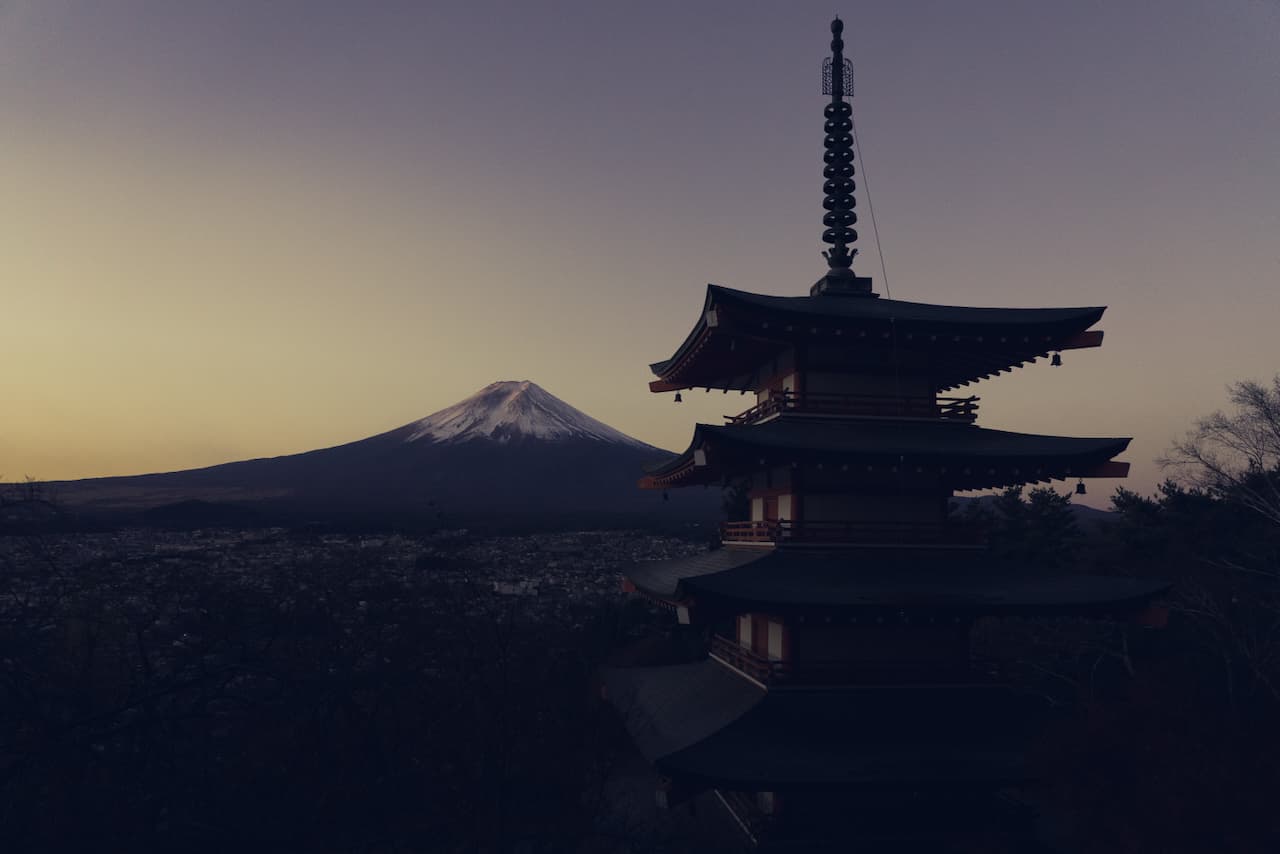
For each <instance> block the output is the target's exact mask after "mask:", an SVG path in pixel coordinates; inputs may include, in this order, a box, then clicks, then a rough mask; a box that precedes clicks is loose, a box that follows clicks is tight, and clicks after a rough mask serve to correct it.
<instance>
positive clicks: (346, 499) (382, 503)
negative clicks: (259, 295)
mask: <svg viewBox="0 0 1280 854" xmlns="http://www.w3.org/2000/svg"><path fill="white" fill-rule="evenodd" d="M670 456H671V454H670V452H668V451H664V450H662V449H661V448H655V447H653V446H652V445H648V444H645V443H644V442H641V441H640V440H638V439H635V438H632V437H631V436H628V435H626V434H625V433H622V432H621V431H619V430H616V429H614V428H613V427H610V426H609V425H607V424H605V423H603V422H601V421H598V420H596V419H595V418H592V417H591V416H589V415H587V414H586V413H584V412H581V411H580V410H578V409H575V408H574V407H572V406H570V405H569V404H568V403H565V402H564V401H563V400H560V399H559V398H557V397H556V396H555V395H553V394H551V393H549V392H547V391H546V390H545V389H543V388H541V387H540V386H538V385H537V384H535V383H532V382H529V381H527V380H526V381H523V382H496V383H493V384H491V385H488V386H485V387H484V388H482V389H480V391H478V392H476V393H475V394H473V395H471V396H470V397H468V398H467V399H465V400H463V401H460V402H459V403H456V404H454V405H453V406H450V407H447V408H445V409H442V410H440V411H439V412H436V413H433V414H431V415H428V416H427V417H426V418H423V419H420V420H418V421H414V422H411V423H409V424H405V425H403V426H401V427H397V428H396V429H394V430H390V431H388V432H386V433H381V434H378V435H376V436H371V437H369V438H367V439H361V440H359V441H356V442H350V443H347V444H345V445H338V446H336V447H332V448H324V449H321V450H316V451H308V452H306V453H300V454H290V455H288V456H282V457H271V458H263V459H253V460H244V461H241V462H233V463H225V464H223V465H217V466H212V467H209V468H203V469H192V470H188V471H178V472H167V473H164V474H148V475H138V476H133V477H113V478H96V479H92V480H80V481H67V482H63V483H60V484H53V485H52V486H53V488H54V492H55V495H56V496H57V498H58V499H59V500H61V501H63V502H65V503H67V504H68V505H70V506H73V507H80V508H84V509H89V510H92V509H98V510H140V509H147V508H154V507H157V506H160V505H167V504H177V503H187V504H186V506H188V507H190V506H199V505H191V504H189V502H213V503H233V504H237V505H253V506H254V507H256V508H259V509H262V508H265V509H268V510H279V511H286V510H287V511H289V512H291V513H299V512H302V513H306V514H311V515H324V514H335V515H343V514H347V515H349V514H359V515H364V516H376V515H379V514H391V515H417V516H423V515H427V516H431V517H433V518H444V519H445V520H446V521H447V520H448V518H449V517H454V518H462V517H467V518H474V517H477V516H483V515H486V514H492V515H500V516H504V517H519V516H538V517H561V518H565V517H575V518H588V517H590V518H593V519H598V518H601V517H603V516H608V515H618V514H621V515H637V514H638V515H647V516H654V517H663V518H678V517H688V516H698V517H709V516H711V515H714V513H715V512H716V510H717V508H718V501H719V495H718V493H715V492H713V491H705V492H704V491H696V494H694V495H688V494H679V493H676V494H672V496H671V500H669V501H664V500H663V496H662V495H661V494H658V493H655V492H652V491H645V490H640V489H637V487H636V481H637V480H638V479H639V477H640V476H641V474H642V473H643V471H644V468H645V467H646V466H647V465H651V464H653V463H657V462H661V461H663V460H665V459H667V458H669V457H670ZM685 492H686V493H687V491H685Z"/></svg>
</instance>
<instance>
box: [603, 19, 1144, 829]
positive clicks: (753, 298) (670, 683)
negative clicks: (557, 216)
mask: <svg viewBox="0 0 1280 854" xmlns="http://www.w3.org/2000/svg"><path fill="white" fill-rule="evenodd" d="M842 30H843V24H842V23H841V21H840V20H839V19H837V20H835V21H834V22H833V23H832V24H831V33H832V41H831V56H830V57H829V58H828V59H826V60H825V61H824V63H823V89H824V93H823V94H825V95H829V96H830V101H829V103H828V104H827V105H826V108H825V118H826V124H825V133H826V136H825V140H824V145H825V156H824V161H825V169H824V171H823V175H824V177H825V179H826V181H825V183H824V185H823V191H824V193H825V201H824V205H823V206H824V208H825V209H826V214H825V215H824V217H823V225H824V226H825V231H824V232H823V234H822V239H823V241H824V242H825V243H826V244H828V245H829V249H828V250H827V251H826V252H824V253H823V254H824V256H825V257H826V261H827V267H828V269H827V271H826V274H825V275H823V276H822V278H820V279H819V280H818V281H817V282H816V283H814V284H813V286H812V287H811V288H810V289H809V293H808V295H807V296H804V295H798V296H785V297H783V296H766V295H762V294H754V293H747V292H745V291H739V290H733V289H730V288H725V287H718V286H715V285H711V286H708V288H707V292H706V298H705V300H704V302H703V305H702V309H701V311H700V312H699V314H698V317H697V321H696V323H695V324H694V326H693V329H692V331H691V332H690V333H689V334H688V336H687V337H686V338H685V339H684V341H683V342H682V343H681V344H680V345H679V347H677V348H676V351H675V353H674V354H673V355H672V356H671V357H670V358H668V359H665V360H663V361H661V362H657V363H655V364H653V365H652V366H651V367H652V370H653V373H654V374H655V375H656V379H654V380H653V381H652V382H651V383H650V388H651V390H652V391H654V392H675V393H676V400H677V401H678V400H679V399H680V393H681V392H682V391H686V390H689V389H696V388H705V389H707V390H711V389H719V390H722V391H725V392H728V391H731V390H733V391H739V392H742V393H743V394H746V393H750V394H751V395H753V397H752V399H751V406H750V407H749V408H747V409H746V410H745V411H743V412H742V413H740V414H737V415H733V416H728V417H727V423H725V424H721V425H711V424H698V425H697V426H696V427H695V428H694V433H693V440H692V441H691V443H690V444H689V447H688V449H687V450H685V451H684V452H683V453H682V454H679V455H678V456H676V457H675V458H673V459H671V460H669V461H668V462H666V463H664V464H662V465H661V466H659V467H657V468H655V469H652V470H651V471H649V472H648V474H647V475H646V476H645V477H644V478H643V479H642V481H641V484H640V485H641V486H642V487H643V488H646V489H655V490H669V489H675V488H679V487H685V486H696V485H710V486H717V487H720V486H726V485H739V486H741V487H742V488H744V489H745V490H746V497H747V504H748V505H749V512H745V511H744V516H745V518H741V519H733V520H730V521H728V522H727V523H725V524H724V525H723V526H722V529H721V540H722V545H721V547H719V548H716V549H713V550H711V551H709V552H707V553H706V554H703V555H699V556H696V557H693V558H685V559H679V560H670V561H659V562H651V563H643V564H639V565H636V566H635V567H633V568H631V569H630V570H628V571H627V573H626V580H625V583H624V586H625V588H626V589H627V590H629V591H632V592H635V593H639V594H642V595H644V596H647V597H649V598H650V599H652V600H654V601H656V602H658V603H661V604H662V605H663V606H666V607H667V608H670V609H671V611H672V612H674V614H675V615H676V618H677V620H676V622H678V623H679V624H681V625H683V626H688V627H690V628H687V629H682V630H681V631H683V632H685V633H686V634H687V635H692V637H693V639H694V649H695V652H694V654H693V655H691V656H686V657H685V658H684V659H681V663H674V664H665V665H663V666H644V665H641V666H634V665H635V662H634V661H633V662H632V664H633V666H628V667H612V668H608V669H606V671H605V673H604V677H603V683H604V692H605V694H606V696H607V697H608V698H609V700H610V701H611V702H612V703H613V704H614V705H615V706H616V707H617V708H618V710H619V712H620V713H621V715H622V717H623V719H624V722H625V723H626V725H627V727H628V729H629V730H630V732H631V734H632V737H633V739H634V741H635V742H636V743H637V746H638V747H639V748H640V751H641V753H642V754H643V755H644V756H645V758H646V759H648V760H649V761H650V762H651V763H652V764H653V765H654V766H655V767H656V769H657V772H658V775H659V787H658V800H659V803H660V804H662V805H667V806H676V805H679V804H682V803H686V802H688V803H701V802H703V801H706V800H710V801H712V802H715V803H718V804H719V807H717V808H716V809H717V810H719V809H720V808H721V807H722V808H723V810H722V812H723V814H724V815H725V816H727V817H728V818H730V819H731V821H729V822H727V823H728V824H730V825H732V826H736V827H737V828H738V829H739V830H740V832H741V834H742V837H743V839H744V840H746V841H747V842H748V843H750V844H751V845H753V846H756V847H757V848H759V849H760V850H777V851H782V850H785V851H808V850H852V849H853V847H854V846H855V844H857V845H867V846H871V847H870V848H869V850H877V851H888V850H915V849H916V847H920V848H921V849H922V850H929V851H946V850H950V848H949V846H950V845H952V844H954V843H956V842H957V840H958V841H959V843H960V844H962V845H969V846H970V847H969V848H965V849H963V850H1004V849H1003V848H1002V847H1001V846H1002V845H1004V844H1005V843H1008V845H1009V846H1011V847H1009V849H1008V850H1024V848H1023V847H1021V846H1022V843H1023V842H1024V841H1026V840H1027V839H1030V838H1032V837H1033V836H1034V832H1033V827H1032V824H1033V816H1032V813H1031V811H1030V810H1029V809H1028V808H1027V807H1026V806H1025V803H1024V802H1023V801H1020V800H1019V799H1018V798H1017V796H1016V795H1017V793H1018V791H1019V787H1020V786H1023V785H1024V784H1026V783H1027V782H1028V780H1029V777H1030V775H1029V771H1028V761H1027V756H1026V754H1027V748H1028V745H1029V743H1030V740H1031V738H1032V737H1033V735H1034V733H1035V732H1036V729H1037V724H1038V722H1039V721H1040V719H1041V717H1042V712H1043V701H1042V700H1039V699H1037V698H1035V697H1032V696H1028V695H1026V694H1023V693H1021V692H1019V691H1018V690H1015V689H1014V688H1013V687H1011V686H1009V685H1007V684H1003V683H1002V682H1001V681H1000V680H999V679H998V678H995V677H994V676H993V675H992V672H991V669H990V668H984V667H981V666H979V665H978V664H977V663H975V662H974V661H973V659H972V656H971V653H970V635H971V630H972V627H973V626H974V623H975V621H977V620H979V619H981V618H984V617H992V616H1002V615H1005V616H1019V617H1035V616H1083V617H1096V618H1107V619H1126V620H1135V621H1142V620H1143V619H1144V615H1146V614H1147V613H1148V610H1149V609H1150V608H1151V605H1152V602H1153V600H1155V599H1156V598H1157V597H1158V596H1159V595H1160V594H1161V593H1163V592H1164V590H1165V589H1166V588H1165V587H1163V586H1162V585H1158V584H1152V583H1149V582H1143V581H1138V580H1134V579H1127V578H1118V577H1101V576H1096V577H1095V576H1067V575H1060V574H1053V573H1050V572H1047V571H1045V570H1043V569H1042V568H1040V567H1036V566H1026V565H1016V564H1013V563H1010V562H1009V561H1007V560H1002V559H999V558H997V557H996V556H995V555H993V554H992V553H991V552H990V551H989V550H988V548H987V546H986V545H985V544H984V543H983V542H982V540H981V536H980V535H979V534H978V533H977V532H975V531H973V530H969V529H966V528H964V527H963V526H961V525H959V524H957V523H956V522H955V521H953V520H952V519H951V518H950V517H949V512H948V511H949V504H950V499H951V497H952V496H953V494H954V493H955V492H957V491H968V490H982V489H991V488H1001V487H1008V486H1013V485H1020V484H1029V483H1046V482H1051V481H1055V480H1065V479H1069V480H1078V481H1079V484H1080V486H1079V487H1078V488H1077V489H1078V491H1080V490H1082V488H1083V483H1084V480H1083V479H1085V478H1114V477H1124V476H1125V475H1126V474H1127V472H1128V464H1127V463H1124V462H1117V461H1115V459H1114V458H1115V457H1116V456H1117V455H1119V454H1121V453H1122V452H1123V451H1124V450H1125V448H1126V447H1127V446H1128V444H1129V439H1127V438H1075V437H1064V436H1042V435H1032V434H1027V433H1016V432H1007V431H1001V430H991V429H986V428H983V427H979V426H978V425H977V424H976V420H977V410H978V398H976V397H974V396H971V395H968V396H958V395H957V391H956V390H957V389H960V388H965V387H968V386H970V385H971V384H973V383H975V382H977V381H979V380H982V379H985V378H988V377H993V376H995V375H997V374H1000V373H1003V372H1006V371H1010V370H1012V369H1013V368H1016V367H1020V366H1023V365H1027V364H1030V363H1034V362H1036V361H1037V360H1040V359H1049V360H1050V362H1051V363H1052V364H1053V365H1059V364H1061V357H1060V354H1061V353H1062V351H1066V350H1073V349H1079V348H1088V347H1098V346H1100V345H1101V343H1102V332H1101V331H1099V330H1096V329H1094V328H1093V327H1094V325H1095V324H1096V323H1097V322H1098V321H1099V319H1100V318H1101V317H1102V314H1103V311H1104V308H1102V307H1083V308H977V307H969V306H949V305H932V304H926V303H913V302H903V301H898V300H892V299H887V298H882V297H880V295H879V294H877V293H875V291H874V289H873V287H872V280H871V279H870V278H869V277H864V276H860V275H857V274H855V273H854V271H853V269H852V265H853V260H854V256H855V255H856V250H855V249H853V248H852V244H854V243H855V241H856V240H857V232H856V231H854V229H853V225H854V224H855V222H856V221H857V216H856V214H855V213H854V206H855V200H854V191H855V181H854V177H855V170H854V164H855V156H854V139H853V135H852V129H853V125H852V109H851V105H850V102H849V99H850V98H851V96H852V84H853V79H852V78H853V75H852V70H851V66H850V63H849V60H847V59H846V58H845V57H844V55H843V47H844V45H843V41H842V37H841V34H842ZM668 660H670V657H668ZM975 844H977V845H978V846H979V847H978V848H976V849H975V848H972V846H973V845H975Z"/></svg>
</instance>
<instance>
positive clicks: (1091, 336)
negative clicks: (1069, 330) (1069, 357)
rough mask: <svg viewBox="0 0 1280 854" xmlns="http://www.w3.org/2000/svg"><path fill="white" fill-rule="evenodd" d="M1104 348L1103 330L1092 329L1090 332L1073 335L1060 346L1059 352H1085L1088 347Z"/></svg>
mask: <svg viewBox="0 0 1280 854" xmlns="http://www.w3.org/2000/svg"><path fill="white" fill-rule="evenodd" d="M1101 346H1102V330H1101V329H1091V330H1089V331H1088V332H1081V333H1079V334H1077V335H1073V336H1071V337H1070V338H1068V339H1066V340H1065V341H1063V342H1062V343H1061V344H1059V345H1058V347H1057V349H1058V350H1083V349H1085V348H1087V347H1101Z"/></svg>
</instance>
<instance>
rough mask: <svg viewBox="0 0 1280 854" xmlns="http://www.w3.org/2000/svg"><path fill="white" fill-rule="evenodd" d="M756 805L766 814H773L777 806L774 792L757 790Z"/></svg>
mask: <svg viewBox="0 0 1280 854" xmlns="http://www.w3.org/2000/svg"><path fill="white" fill-rule="evenodd" d="M756 806H757V807H758V808H759V809H760V812H762V813H764V814H765V815H773V813H774V810H775V808H776V801H775V799H774V794H773V792H756Z"/></svg>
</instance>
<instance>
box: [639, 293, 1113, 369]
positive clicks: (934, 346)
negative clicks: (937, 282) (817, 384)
mask: <svg viewBox="0 0 1280 854" xmlns="http://www.w3.org/2000/svg"><path fill="white" fill-rule="evenodd" d="M1105 310H1106V309H1105V307H1101V306H1089V307H1083V308H1030V309H1011V308H975V307H968V306H940V305H931V304H927V303H909V302H903V301H896V300H866V299H858V298H856V297H772V296H766V295H762V294H750V293H746V292H744V291H735V290H732V289H730V288H722V287H718V286H716V285H709V286H708V287H707V296H706V299H705V300H704V303H703V310H702V314H701V316H700V317H699V319H698V322H697V323H696V324H695V325H694V327H693V329H692V330H691V331H690V332H689V334H688V336H686V337H685V339H684V341H683V342H682V343H681V344H680V346H679V347H678V348H677V349H676V352H675V353H674V354H673V355H672V356H671V357H670V358H668V359H665V360H663V361H660V362H654V363H653V364H651V365H650V366H649V367H650V369H651V370H652V371H653V373H654V374H655V376H656V377H657V379H655V380H654V381H652V382H651V383H650V384H649V388H650V390H652V391H655V392H663V391H675V390H678V389H685V388H696V387H706V388H720V389H726V390H728V389H732V390H740V391H745V390H750V389H752V388H753V387H754V385H755V378H754V377H753V376H752V374H751V372H752V371H754V369H755V368H757V367H758V366H759V365H760V364H761V363H763V362H765V361H767V360H768V359H769V358H771V357H772V356H773V355H776V354H777V352H778V351H779V350H781V349H783V348H784V347H787V346H790V345H793V344H796V343H830V342H835V341H838V342H841V343H852V342H858V341H861V342H863V343H874V342H875V341H877V340H882V339H886V338H889V337H894V338H895V341H896V344H897V346H899V347H903V348H910V349H921V350H926V351H932V352H934V353H935V354H936V355H937V357H938V358H937V364H936V366H935V367H936V370H937V374H938V375H937V376H936V377H935V386H936V387H937V388H938V389H939V390H945V389H950V388H955V387H957V386H960V385H967V384H968V383H970V382H975V381H977V380H980V379H984V378H987V377H990V376H994V375H996V374H998V373H1002V372H1006V371H1010V370H1012V369H1013V368H1015V367H1020V366H1022V365H1024V364H1027V363H1029V362H1032V361H1034V360H1035V359H1037V358H1040V357H1043V356H1047V355H1048V354H1049V353H1051V352H1054V351H1059V350H1070V349H1079V348H1083V347H1098V346H1101V344H1102V333H1101V332H1099V331H1087V330H1088V329H1089V327H1090V326H1092V325H1093V324H1094V323H1097V322H1098V320H1099V319H1101V317H1102V314H1103V312H1104V311H1105Z"/></svg>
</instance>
